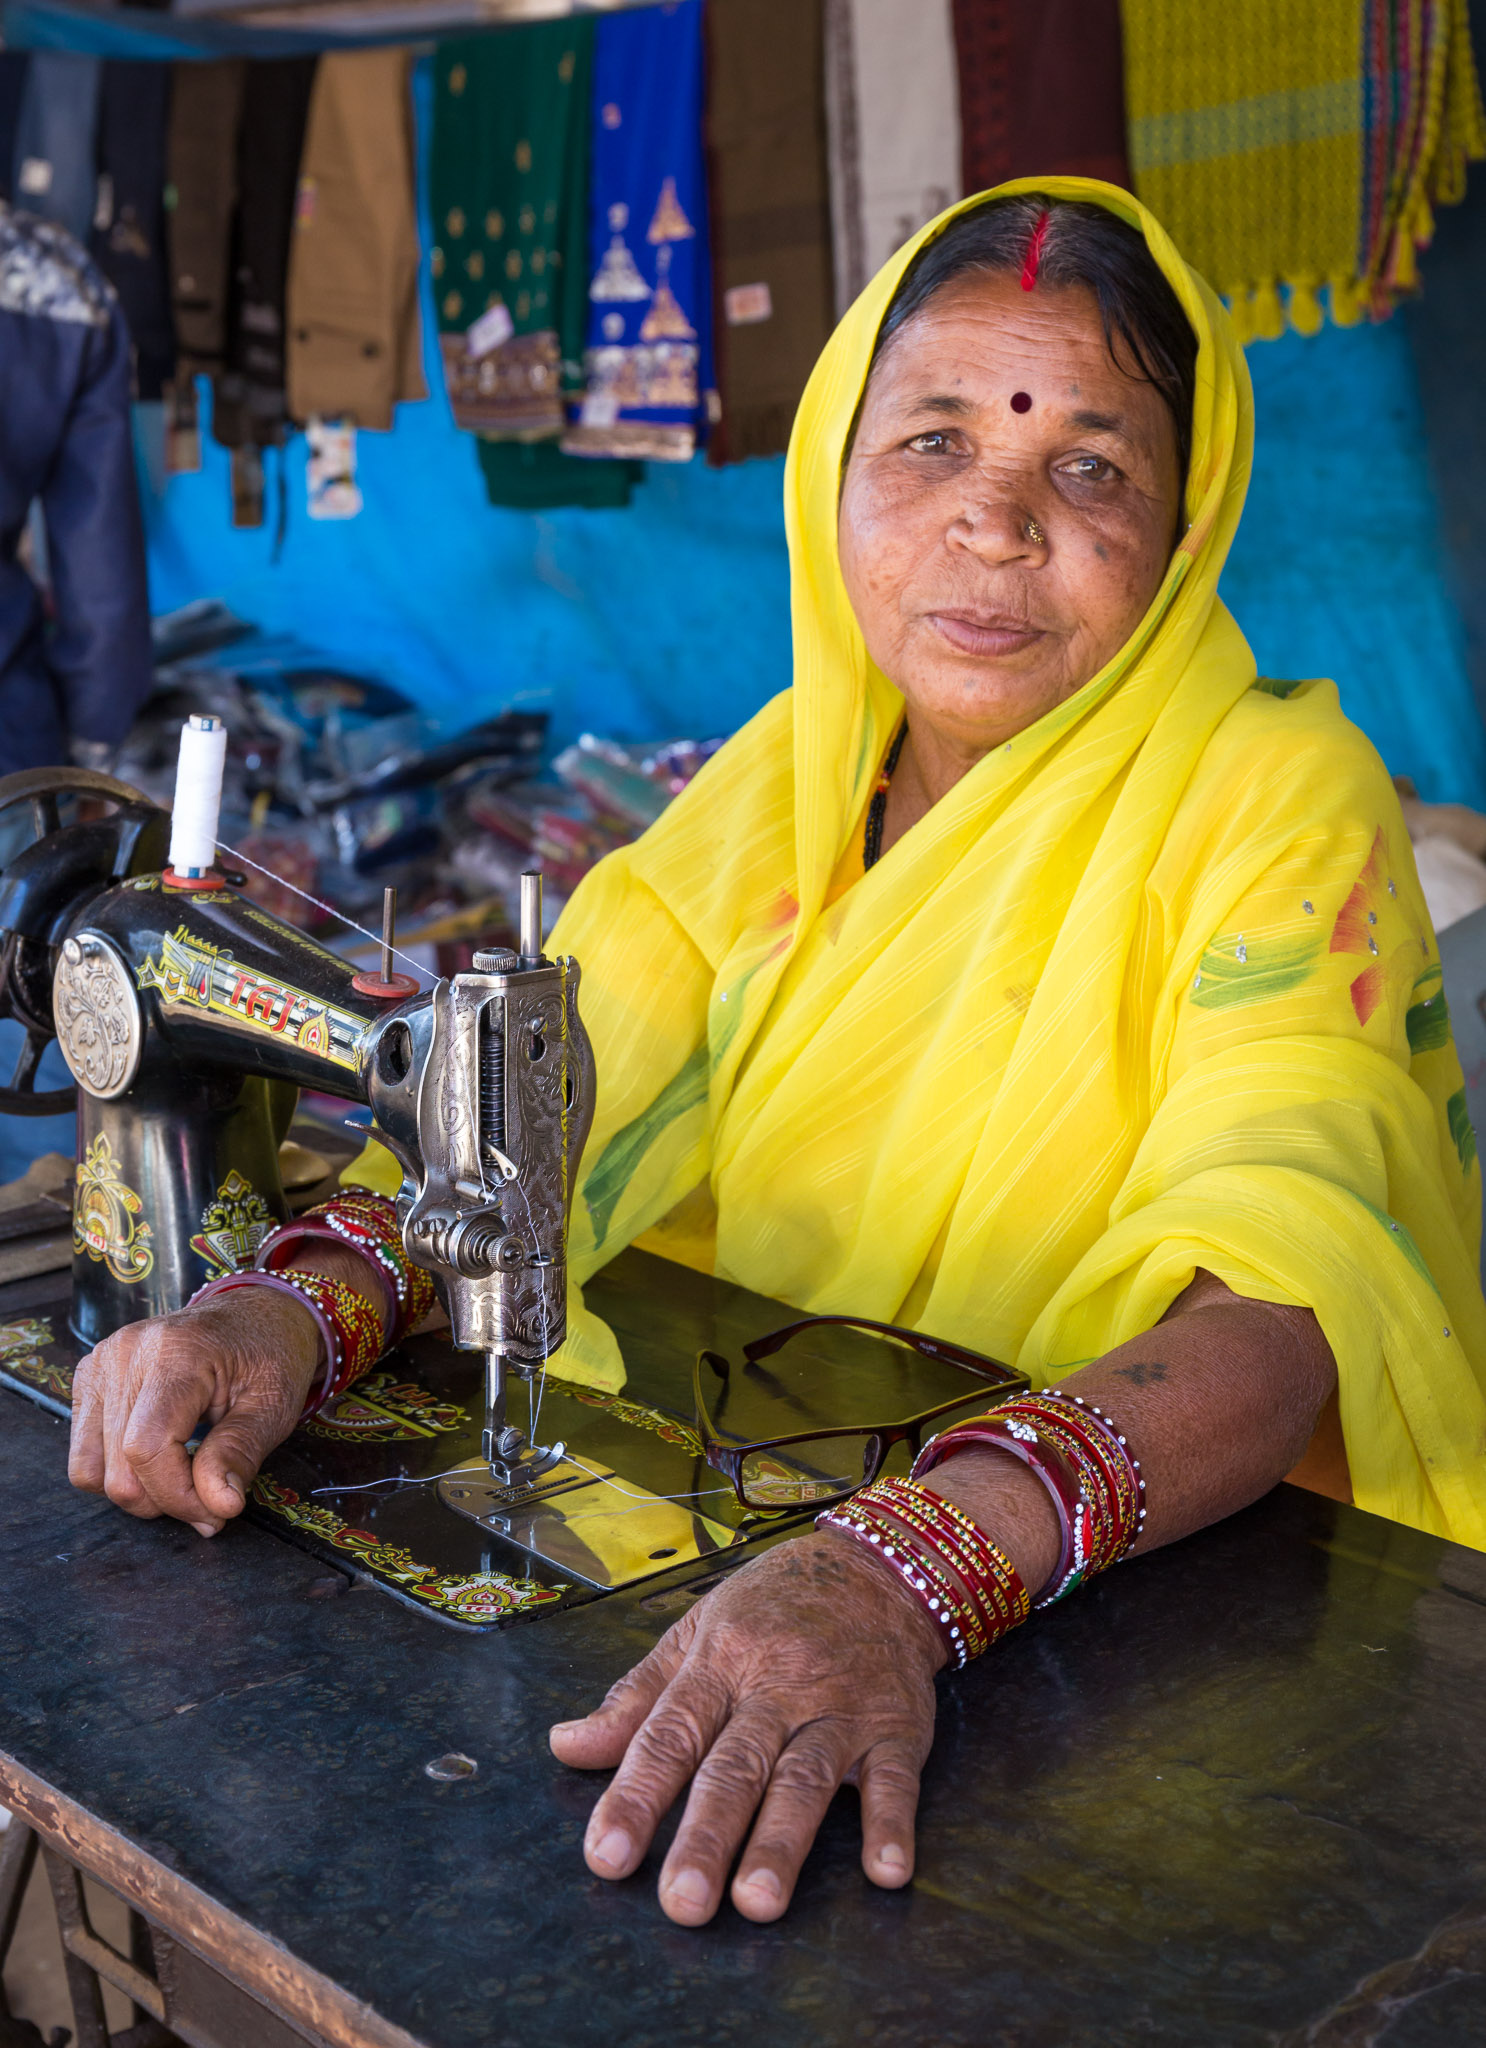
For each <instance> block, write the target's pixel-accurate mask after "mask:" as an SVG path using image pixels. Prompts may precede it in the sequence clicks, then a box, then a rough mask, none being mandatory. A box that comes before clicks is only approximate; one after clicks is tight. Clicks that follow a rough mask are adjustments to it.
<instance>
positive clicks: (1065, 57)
mask: <svg viewBox="0 0 1486 2048" xmlns="http://www.w3.org/2000/svg"><path fill="white" fill-rule="evenodd" d="M954 27H955V48H956V51H957V54H958V58H959V76H960V153H961V156H960V160H961V173H962V177H963V181H964V182H963V190H964V191H966V192H983V191H984V190H985V189H986V187H987V186H990V185H1000V184H1002V183H1004V182H1005V180H1006V179H1008V178H1045V177H1053V176H1062V177H1074V178H1103V179H1104V180H1105V182H1106V183H1107V184H1110V185H1124V186H1127V187H1128V185H1129V183H1130V166H1129V162H1128V160H1127V158H1126V154H1125V60H1124V54H1123V51H1122V49H1121V44H1120V0H954Z"/></svg>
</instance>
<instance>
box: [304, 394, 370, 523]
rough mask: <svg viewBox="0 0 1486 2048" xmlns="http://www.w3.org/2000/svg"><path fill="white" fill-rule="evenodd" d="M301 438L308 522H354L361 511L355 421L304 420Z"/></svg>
mask: <svg viewBox="0 0 1486 2048" xmlns="http://www.w3.org/2000/svg"><path fill="white" fill-rule="evenodd" d="M304 437H305V440H306V442H307V443H308V445H309V460H308V461H307V463H306V464H305V485H306V488H307V491H308V495H309V502H308V505H307V507H306V509H307V510H308V512H309V515H310V517H311V519H354V518H355V517H356V514H357V513H358V512H359V511H360V510H361V487H360V485H359V484H358V483H357V481H356V426H355V422H354V421H353V420H321V419H310V420H306V422H305V429H304Z"/></svg>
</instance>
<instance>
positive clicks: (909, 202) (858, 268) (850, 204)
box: [825, 0, 961, 314]
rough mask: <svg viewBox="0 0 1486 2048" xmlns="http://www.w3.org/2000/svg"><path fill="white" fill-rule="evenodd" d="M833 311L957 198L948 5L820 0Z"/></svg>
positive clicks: (923, 0)
mask: <svg viewBox="0 0 1486 2048" xmlns="http://www.w3.org/2000/svg"><path fill="white" fill-rule="evenodd" d="M825 24H826V57H825V62H826V123H827V130H828V134H829V138H830V166H831V228H832V244H833V249H834V255H835V270H836V311H837V313H838V314H842V313H844V312H845V311H846V309H847V307H848V306H850V304H851V303H852V301H853V300H854V299H855V298H856V296H857V294H858V293H859V292H860V291H861V290H862V289H863V287H864V286H865V285H866V283H867V281H868V279H869V278H871V277H872V276H874V275H875V273H876V272H877V270H878V268H879V267H880V266H881V265H882V264H884V263H886V261H887V259H888V258H889V256H891V255H892V253H893V251H894V250H895V249H899V248H901V247H902V245H903V244H904V242H906V241H907V240H908V238H909V236H910V235H915V234H917V233H918V230H919V229H920V228H921V227H922V226H923V224H924V222H925V221H926V220H932V219H933V217H934V215H935V214H936V213H939V212H940V211H942V209H943V208H944V207H946V206H948V205H949V204H950V203H951V202H952V201H953V200H955V199H958V198H959V196H960V191H961V186H960V97H959V82H958V78H957V74H956V65H955V44H954V26H953V22H952V19H951V12H950V0H825Z"/></svg>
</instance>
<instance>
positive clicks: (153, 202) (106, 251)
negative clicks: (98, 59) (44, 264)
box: [93, 62, 175, 399]
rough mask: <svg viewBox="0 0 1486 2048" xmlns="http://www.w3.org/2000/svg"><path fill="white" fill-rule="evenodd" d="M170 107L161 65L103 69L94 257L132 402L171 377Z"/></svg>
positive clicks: (157, 391) (152, 394) (153, 394)
mask: <svg viewBox="0 0 1486 2048" xmlns="http://www.w3.org/2000/svg"><path fill="white" fill-rule="evenodd" d="M169 108H170V67H169V66H168V65H166V64H153V63H124V62H110V63H107V64H105V65H104V67H103V86H102V90H101V92H100V94H99V101H98V203H97V206H96V209H95V211H94V214H93V259H94V261H95V262H96V263H97V265H98V268H99V269H100V270H101V271H102V272H103V274H104V276H105V277H106V278H107V279H108V281H109V283H110V284H111V285H112V286H113V288H114V290H115V291H116V292H117V294H118V297H119V304H120V305H121V306H122V307H123V309H124V319H125V321H126V323H127V325H128V328H129V333H130V337H131V338H132V340H133V342H134V388H135V396H136V397H137V398H147V399H148V398H159V397H160V396H161V394H162V392H163V391H164V388H165V386H166V385H167V384H168V383H169V382H170V379H171V378H172V376H173V375H174V374H175V328H174V324H173V322H172V320H171V313H170V267H169V262H168V252H167V249H166V242H165V176H166V171H165V142H166V124H167V121H168V119H169Z"/></svg>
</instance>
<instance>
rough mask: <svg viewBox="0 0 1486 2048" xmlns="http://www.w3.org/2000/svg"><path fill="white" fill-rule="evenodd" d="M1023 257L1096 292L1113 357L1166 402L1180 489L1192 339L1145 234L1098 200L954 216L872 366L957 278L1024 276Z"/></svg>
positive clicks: (1039, 272) (1027, 198) (1047, 273)
mask: <svg viewBox="0 0 1486 2048" xmlns="http://www.w3.org/2000/svg"><path fill="white" fill-rule="evenodd" d="M1044 214H1046V215H1047V216H1048V218H1047V223H1046V227H1045V229H1044V231H1043V233H1042V235H1041V236H1040V237H1039V238H1038V253H1037V254H1036V255H1035V257H1034V256H1033V255H1032V250H1033V240H1034V237H1036V236H1037V234H1038V226H1039V223H1040V222H1041V221H1042V217H1043V215H1044ZM1029 262H1031V263H1032V264H1033V266H1034V274H1035V278H1036V283H1037V284H1038V285H1039V286H1041V285H1047V286H1050V287H1052V289H1054V290H1057V289H1058V288H1059V287H1063V286H1067V285H1083V286H1084V288H1085V289H1086V290H1088V291H1091V292H1092V293H1093V294H1094V297H1095V298H1096V300H1097V301H1098V304H1099V319H1100V322H1101V324H1102V325H1103V328H1104V340H1105V345H1106V346H1107V348H1108V349H1109V353H1110V357H1111V359H1112V361H1113V362H1114V363H1115V364H1116V365H1117V366H1118V367H1119V368H1120V369H1122V370H1124V371H1125V372H1126V373H1127V375H1130V376H1135V377H1141V378H1143V379H1144V380H1145V382H1146V383H1148V384H1154V385H1155V387H1156V389H1157V390H1158V391H1159V392H1160V394H1161V396H1162V397H1163V398H1164V399H1165V401H1166V403H1167V406H1168V407H1169V409H1170V412H1171V417H1172V421H1173V423H1174V424H1175V427H1176V446H1177V460H1178V464H1179V467H1180V476H1181V483H1182V488H1183V490H1185V488H1186V480H1187V462H1188V459H1189V457H1190V455H1191V452H1192V401H1193V396H1194V393H1195V391H1196V387H1197V337H1196V335H1195V334H1194V333H1193V332H1192V323H1191V322H1190V321H1189V320H1188V318H1187V316H1186V314H1185V313H1184V312H1183V311H1182V307H1181V301H1180V300H1179V299H1178V298H1177V295H1176V293H1175V292H1174V291H1173V290H1172V289H1171V286H1170V285H1169V284H1168V283H1167V281H1166V278H1165V277H1164V276H1163V274H1162V272H1161V268H1160V266H1159V264H1158V263H1157V262H1156V259H1155V257H1154V256H1152V254H1151V252H1150V250H1149V249H1148V248H1147V247H1146V244H1145V238H1144V237H1143V236H1142V235H1140V234H1138V233H1137V232H1136V230H1135V229H1134V228H1132V227H1128V226H1127V225H1126V223H1125V222H1124V221H1122V220H1120V219H1118V218H1117V217H1116V216H1115V215H1114V214H1112V213H1110V212H1108V211H1107V210H1106V209H1105V208H1104V207H1102V206H1090V205H1088V204H1087V203H1086V202H1085V201H1083V200H1072V199H1046V198H1044V197H1043V196H1042V195H1041V193H1038V192H1027V193H1023V194H1021V195H1020V196H1018V197H1017V198H1015V199H993V200H991V201H990V203H989V204H988V205H986V206H981V207H977V208H976V210H975V211H974V213H964V214H961V215H960V217H959V219H958V220H956V221H954V222H953V223H952V224H951V225H950V226H949V227H947V228H946V229H945V231H944V233H943V234H942V235H939V236H937V237H936V238H935V239H934V240H933V241H932V242H930V243H929V245H928V247H927V248H926V249H923V250H921V251H920V252H919V254H918V256H917V257H916V258H915V259H914V261H913V262H912V263H911V264H910V265H909V268H908V270H907V271H906V273H905V274H904V277H903V281H902V283H901V284H900V285H899V286H898V289H897V292H896V293H895V294H894V297H893V302H892V304H891V305H890V306H889V307H888V309H887V312H886V314H885V315H884V317H883V322H882V325H881V327H880V328H879V329H878V330H877V345H876V347H875V348H874V349H873V351H872V364H873V366H875V365H876V363H877V360H878V357H879V356H880V355H881V354H882V352H883V350H884V349H885V348H886V347H887V346H888V344H889V343H890V342H891V341H892V339H893V336H894V335H895V334H897V333H899V332H900V330H901V329H902V328H904V327H906V326H907V324H908V322H909V321H910V320H912V319H913V317H914V316H915V314H917V313H921V312H922V311H923V309H924V307H925V306H926V305H927V304H928V303H929V301H930V299H932V298H933V297H934V294H935V293H936V292H939V291H942V290H943V289H944V287H945V285H947V284H950V283H951V282H953V280H954V279H955V278H958V277H964V276H966V275H968V274H970V273H973V272H975V271H978V270H979V271H1015V272H1017V273H1018V274H1025V272H1026V269H1027V266H1028V264H1029ZM868 375H869V376H870V375H871V370H870V369H869V371H868Z"/></svg>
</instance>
